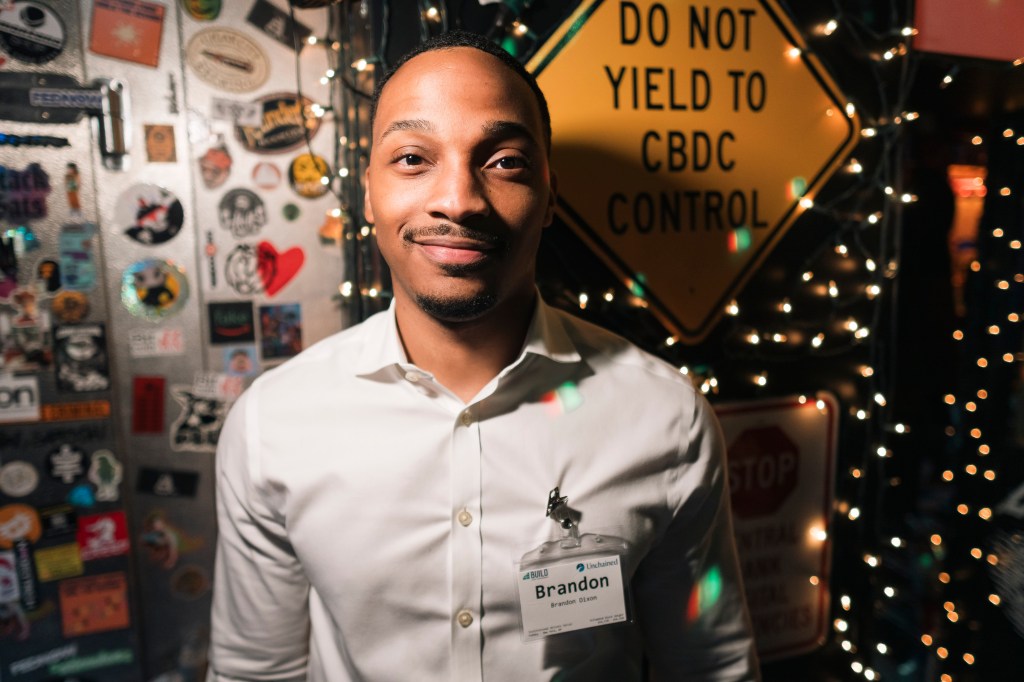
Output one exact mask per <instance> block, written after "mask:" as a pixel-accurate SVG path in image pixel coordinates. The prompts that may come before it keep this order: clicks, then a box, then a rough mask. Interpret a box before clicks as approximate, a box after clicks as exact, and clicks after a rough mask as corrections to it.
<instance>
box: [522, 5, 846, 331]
mask: <svg viewBox="0 0 1024 682" xmlns="http://www.w3.org/2000/svg"><path fill="white" fill-rule="evenodd" d="M802 45H803V42H802V41H801V39H800V37H799V35H798V32H797V31H796V30H795V29H794V27H793V25H792V24H791V23H790V21H789V19H788V18H787V17H786V15H785V14H784V12H783V11H782V10H781V9H780V8H779V6H778V4H777V3H776V1H775V0H710V1H708V2H705V3H703V4H700V3H681V2H668V1H666V2H652V1H650V0H632V1H631V0H584V1H583V3H582V4H581V5H580V6H579V7H578V8H577V10H576V11H575V12H574V13H573V15H572V16H570V17H569V18H568V19H567V20H566V21H565V22H564V23H563V24H562V26H561V27H559V28H558V29H557V30H556V32H555V33H554V34H553V35H552V36H551V38H550V39H549V40H548V41H547V42H545V44H544V45H543V46H542V47H541V49H540V51H539V52H538V53H537V55H536V56H535V57H534V58H533V59H532V60H531V61H530V64H529V65H528V68H530V70H532V71H533V72H534V73H535V74H536V75H537V78H538V81H539V83H540V86H541V88H542V89H543V91H544V94H545V96H546V97H547V99H548V102H549V105H550V108H551V122H552V128H553V135H554V140H553V148H552V165H553V167H554V169H555V172H556V173H557V174H558V192H559V201H558V204H559V213H560V215H561V217H562V218H563V219H564V220H565V221H566V222H567V223H568V224H569V225H570V226H571V227H572V228H573V229H574V230H575V232H576V233H577V234H578V235H579V236H580V237H581V238H582V239H583V240H584V241H585V242H586V243H587V244H588V245H589V246H590V248H592V249H593V250H594V251H595V252H596V253H598V254H599V255H600V256H601V257H602V258H603V259H604V261H605V262H606V263H607V264H608V265H609V266H610V267H611V268H612V269H613V270H614V271H615V272H617V273H618V274H619V275H620V276H621V277H622V278H623V279H624V280H625V281H626V283H627V284H628V285H631V288H633V289H634V290H637V285H639V286H640V287H642V290H643V296H644V299H645V300H646V301H647V302H648V303H649V305H650V307H651V309H652V310H653V311H654V312H655V313H656V314H657V315H658V316H659V317H660V318H661V320H662V321H663V322H664V323H665V324H666V325H667V326H668V327H669V328H670V329H671V330H672V331H673V332H674V333H676V334H678V335H679V337H680V338H681V340H684V341H687V342H691V343H696V342H699V341H700V340H701V339H703V338H704V337H705V336H706V335H707V333H708V332H709V331H710V330H711V329H712V328H713V327H714V325H715V323H716V322H717V321H718V320H719V318H720V317H721V315H722V312H723V310H724V308H725V306H726V305H727V304H728V302H729V300H730V299H731V298H733V297H734V296H735V295H736V294H737V292H738V291H739V290H740V289H741V288H742V286H743V285H744V283H745V282H746V280H747V279H748V278H749V277H750V275H751V274H752V273H753V272H754V271H755V270H756V268H757V267H758V265H759V264H760V263H761V262H762V261H763V259H764V258H765V257H766V256H767V255H768V253H769V252H770V251H771V249H772V248H773V247H774V246H775V244H776V243H777V242H778V241H779V239H780V238H781V237H782V235H783V234H784V233H785V231H786V230H787V229H788V227H789V226H790V225H791V224H792V223H793V221H794V220H795V219H796V218H797V216H798V215H799V214H800V213H801V212H802V211H803V210H805V208H806V206H807V205H808V202H809V201H812V200H813V197H814V195H815V193H816V192H817V191H818V190H819V189H820V187H821V185H822V184H823V183H824V182H825V181H826V180H827V179H828V178H829V177H830V176H831V174H832V173H833V172H834V171H835V169H836V168H837V167H838V166H839V165H840V164H841V163H842V162H843V161H844V160H845V158H846V155H847V154H848V153H849V151H850V150H851V149H852V147H853V146H854V145H855V144H856V142H857V131H858V130H859V126H858V125H857V121H856V117H855V114H852V113H850V114H849V115H848V113H847V110H846V103H845V100H843V99H842V98H841V96H840V94H839V91H838V89H837V88H836V86H835V85H834V83H833V82H832V80H831V79H830V78H829V76H828V74H827V73H826V72H825V70H824V69H823V68H822V67H821V65H820V64H819V63H818V62H817V60H816V59H815V58H814V57H813V56H812V55H810V54H808V53H807V52H806V51H805V50H803V49H801V47H802ZM801 200H803V201H801Z"/></svg>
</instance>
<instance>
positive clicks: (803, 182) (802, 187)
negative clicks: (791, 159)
mask: <svg viewBox="0 0 1024 682" xmlns="http://www.w3.org/2000/svg"><path fill="white" fill-rule="evenodd" d="M806 191H807V179H806V178H803V177H801V176H799V175H798V176H796V177H795V178H793V179H792V180H790V181H789V184H788V185H787V186H786V198H788V199H799V198H800V197H802V196H803V195H804V192H806Z"/></svg>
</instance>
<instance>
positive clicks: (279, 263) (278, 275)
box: [256, 241, 306, 296]
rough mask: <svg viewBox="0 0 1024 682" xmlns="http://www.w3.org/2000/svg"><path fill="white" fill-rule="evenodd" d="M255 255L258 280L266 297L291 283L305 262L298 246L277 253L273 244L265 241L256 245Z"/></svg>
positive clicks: (303, 254) (304, 257)
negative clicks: (258, 274)
mask: <svg viewBox="0 0 1024 682" xmlns="http://www.w3.org/2000/svg"><path fill="white" fill-rule="evenodd" d="M256 254H257V268H258V270H259V273H260V280H262V282H263V291H264V293H266V295H267V296H273V295H274V294H276V293H277V292H279V291H280V290H281V289H283V288H284V286H285V285H286V284H288V282H290V281H292V278H293V277H295V275H296V274H297V273H298V272H299V269H300V268H301V267H302V263H303V262H304V261H305V260H306V254H305V253H304V252H303V251H302V249H301V248H299V247H298V246H293V247H292V248H290V249H288V250H287V251H281V252H278V250H277V248H276V247H275V246H274V245H273V244H271V243H270V242H266V241H264V242H260V243H259V244H257V245H256Z"/></svg>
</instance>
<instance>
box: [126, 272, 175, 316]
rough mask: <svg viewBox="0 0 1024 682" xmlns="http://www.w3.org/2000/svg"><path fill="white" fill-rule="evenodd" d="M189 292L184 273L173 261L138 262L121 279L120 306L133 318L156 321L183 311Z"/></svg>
mask: <svg viewBox="0 0 1024 682" xmlns="http://www.w3.org/2000/svg"><path fill="white" fill-rule="evenodd" d="M188 292H189V287H188V279H186V278H185V271H184V270H182V269H181V268H180V267H178V266H177V265H175V264H174V263H172V262H170V261H165V260H143V261H139V262H137V263H134V264H132V265H131V267H129V268H128V269H127V270H125V271H124V274H123V275H122V276H121V303H123V304H124V307H125V308H127V309H128V312H130V313H131V314H132V315H135V316H136V317H142V318H145V319H147V320H152V321H154V322H158V321H160V320H162V319H164V318H165V317H168V316H170V315H173V314H174V313H176V312H178V311H179V310H181V308H182V307H183V306H184V305H185V301H186V300H187V299H188Z"/></svg>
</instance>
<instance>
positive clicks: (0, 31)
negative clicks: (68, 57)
mask: <svg viewBox="0 0 1024 682" xmlns="http://www.w3.org/2000/svg"><path fill="white" fill-rule="evenodd" d="M0 4H6V3H0ZM65 35H66V34H65V32H64V24H63V23H62V22H61V20H60V17H59V16H58V15H57V13H56V12H54V11H53V10H52V9H50V8H49V7H47V6H46V5H44V4H42V3H41V2H27V1H26V0H15V2H13V3H10V4H9V5H7V6H6V7H5V8H3V9H0V47H2V48H3V49H4V50H5V51H6V52H7V53H8V54H9V55H11V56H12V57H14V58H15V59H18V60H21V61H23V62H28V63H29V64H45V63H46V62H48V61H50V60H51V59H53V58H54V57H56V56H57V55H59V54H60V53H61V52H63V51H64V44H65V42H66V38H65Z"/></svg>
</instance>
